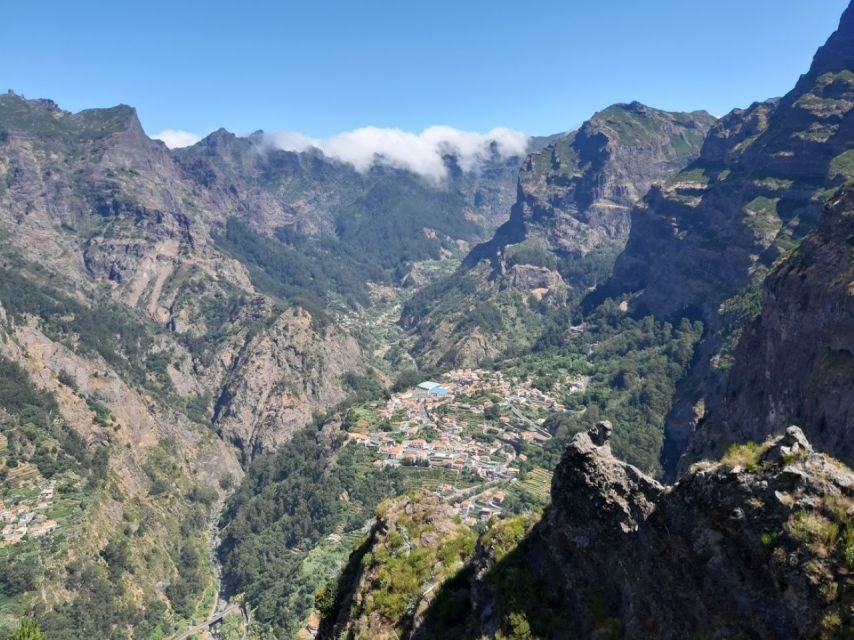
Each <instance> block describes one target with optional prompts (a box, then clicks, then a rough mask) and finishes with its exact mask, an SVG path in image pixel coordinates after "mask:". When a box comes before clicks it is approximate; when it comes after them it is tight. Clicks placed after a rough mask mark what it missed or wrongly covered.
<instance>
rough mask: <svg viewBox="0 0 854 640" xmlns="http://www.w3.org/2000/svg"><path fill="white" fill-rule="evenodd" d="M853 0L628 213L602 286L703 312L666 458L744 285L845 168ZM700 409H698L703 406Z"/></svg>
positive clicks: (853, 65)
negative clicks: (774, 89)
mask: <svg viewBox="0 0 854 640" xmlns="http://www.w3.org/2000/svg"><path fill="white" fill-rule="evenodd" d="M852 106H854V9H852V8H850V7H849V9H848V10H846V12H845V13H844V15H843V16H842V19H841V21H840V24H839V29H838V30H837V31H836V32H835V33H834V34H833V35H832V36H831V37H830V38H829V39H828V41H827V43H826V44H825V45H824V46H823V47H822V48H821V49H820V50H819V51H818V53H817V54H816V56H815V59H814V60H813V63H812V66H811V67H810V70H809V71H808V73H806V74H805V75H803V76H802V77H801V79H800V80H799V81H798V83H797V85H796V86H795V88H794V89H793V90H792V91H790V92H789V93H788V94H786V95H785V96H784V97H783V98H781V99H779V100H771V101H768V102H762V103H756V104H753V105H751V106H750V107H749V108H747V109H744V110H742V109H736V110H734V111H733V112H731V113H730V114H728V115H727V116H725V117H724V118H722V119H721V120H720V122H718V123H717V124H716V125H715V126H714V127H712V129H711V130H710V132H709V134H708V136H707V138H706V140H705V141H704V143H703V147H702V151H701V153H700V158H699V159H698V160H697V161H696V162H694V163H693V164H691V165H690V166H689V167H687V168H686V169H685V170H684V171H682V172H681V173H679V174H677V175H676V176H674V177H672V178H671V179H670V180H668V181H667V182H666V183H665V184H663V185H661V186H658V187H654V188H653V189H652V190H651V191H650V192H649V193H648V194H647V196H646V197H645V199H644V202H643V204H642V205H641V206H638V207H637V208H635V210H634V211H633V212H632V223H631V232H630V235H629V239H628V242H627V244H626V248H625V251H624V252H623V253H622V254H621V255H620V257H619V258H618V260H617V262H616V264H615V267H614V275H613V278H612V279H611V280H610V282H609V283H608V284H607V285H606V286H605V287H603V289H602V290H600V291H599V292H598V293H597V295H594V296H591V297H590V298H589V299H588V300H587V306H592V305H594V304H596V303H597V302H598V301H599V300H601V299H602V297H603V296H605V295H612V296H620V297H622V298H623V299H625V300H626V301H627V302H628V307H629V310H630V311H631V312H632V313H635V314H637V315H645V314H653V315H655V316H657V317H659V318H663V319H673V318H676V317H680V316H687V317H691V318H700V319H702V320H703V322H704V323H705V325H706V332H705V336H704V339H703V340H702V341H701V343H700V345H699V348H698V353H697V357H696V363H695V367H694V368H693V370H692V371H691V372H690V373H689V375H688V376H686V378H685V379H684V380H683V382H682V384H681V387H680V390H679V393H678V394H677V395H678V397H677V402H676V404H675V406H674V409H673V411H672V413H671V416H670V417H669V419H668V428H667V436H668V442H667V445H666V450H665V454H664V457H665V465H666V466H667V467H668V468H670V469H673V468H674V467H675V465H676V461H677V459H678V457H679V455H681V453H682V452H684V451H685V449H686V447H687V445H688V442H689V440H690V437H691V432H692V429H693V427H694V425H695V424H696V420H697V418H696V416H697V415H698V412H697V411H696V407H697V406H698V403H701V401H702V403H704V404H705V406H706V407H712V406H713V405H714V404H715V403H716V402H717V393H716V391H715V389H716V388H717V386H718V384H719V381H720V379H721V378H722V376H723V374H724V369H725V367H726V365H727V364H728V361H729V360H728V358H721V357H720V352H721V349H722V348H723V347H724V345H725V342H726V341H727V340H728V339H729V336H731V335H732V332H734V331H737V330H739V327H740V326H742V325H743V320H744V318H743V316H744V314H743V313H741V310H742V309H741V308H742V307H743V305H742V304H741V303H742V302H744V298H743V297H740V296H742V295H743V292H744V291H745V290H746V289H747V288H748V287H750V286H751V285H752V286H754V287H755V286H759V285H760V284H761V281H762V279H763V278H764V276H765V275H766V273H767V271H768V269H769V268H770V267H771V266H772V265H773V263H774V261H775V260H776V259H778V258H779V257H780V256H781V255H782V254H783V253H784V252H785V251H787V250H789V249H791V248H792V247H794V246H795V245H797V244H798V242H800V240H801V239H802V238H803V237H804V236H805V235H806V234H807V233H808V232H809V231H811V230H812V229H814V228H815V227H816V225H817V224H818V220H819V218H820V215H821V211H822V209H823V206H824V202H825V200H826V198H827V197H828V196H829V195H830V194H831V193H832V192H833V191H834V189H835V188H836V187H838V186H839V185H841V184H842V183H844V182H845V180H847V179H850V178H851V177H852V165H851V162H850V155H851V146H852V144H854V119H852V117H851V112H852ZM701 413H702V412H700V414H701Z"/></svg>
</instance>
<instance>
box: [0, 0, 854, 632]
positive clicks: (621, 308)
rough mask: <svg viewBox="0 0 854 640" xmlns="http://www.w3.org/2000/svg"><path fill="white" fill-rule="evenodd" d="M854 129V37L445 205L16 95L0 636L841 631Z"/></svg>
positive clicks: (3, 298)
mask: <svg viewBox="0 0 854 640" xmlns="http://www.w3.org/2000/svg"><path fill="white" fill-rule="evenodd" d="M852 107H854V8H852V7H849V8H848V9H847V10H846V11H845V13H844V14H843V16H842V18H841V21H840V24H839V28H838V30H837V31H836V32H834V33H833V34H832V35H831V36H830V37H829V38H828V40H827V42H826V44H825V45H824V46H822V47H821V48H820V49H819V50H818V52H817V53H816V55H815V57H814V59H813V61H812V64H811V66H810V68H809V70H808V71H807V73H805V74H804V75H803V76H801V77H800V79H799V80H798V82H797V83H796V85H795V87H794V88H793V89H792V90H791V91H790V92H789V93H787V94H786V95H785V96H783V97H782V98H775V99H771V100H765V101H762V102H756V103H754V104H752V105H750V106H749V107H747V108H745V109H735V110H733V111H732V112H730V113H728V114H726V115H725V116H723V117H722V118H715V117H713V116H711V115H709V114H708V113H706V112H704V111H694V112H690V113H676V112H668V111H662V110H659V109H655V108H653V107H649V106H646V105H643V104H640V103H638V102H631V103H628V104H615V105H612V106H610V107H607V108H605V109H603V110H602V111H599V112H597V113H596V114H594V115H593V116H591V118H590V119H589V120H587V121H585V122H584V123H583V124H582V125H581V126H580V127H579V128H577V129H575V130H573V131H569V132H561V133H557V134H555V135H552V136H546V137H541V138H530V139H529V141H528V143H527V149H526V152H525V154H524V155H507V154H506V153H504V152H503V151H502V150H501V149H500V148H499V146H498V145H496V144H493V145H492V146H491V147H489V155H488V157H486V158H485V159H484V160H483V162H482V163H480V164H479V165H478V166H475V167H471V166H468V165H466V164H465V163H463V162H462V161H461V159H460V158H458V157H456V156H455V155H454V154H453V153H452V152H450V151H449V152H448V153H447V154H446V155H445V156H444V157H443V158H442V161H443V163H444V166H445V169H446V177H445V179H444V180H442V181H440V182H436V181H430V180H427V179H425V178H424V176H421V175H419V174H417V173H414V172H412V171H409V170H407V169H403V168H397V167H393V166H389V165H388V164H384V163H382V162H375V163H373V164H372V165H371V166H369V167H367V168H364V167H359V168H356V167H354V166H352V165H351V164H348V163H346V162H342V161H340V160H337V159H335V158H332V157H329V156H327V155H324V153H323V151H321V150H320V149H317V148H307V149H305V150H303V151H299V152H294V151H286V150H283V149H280V148H277V147H276V146H275V145H273V144H271V142H270V137H269V136H267V135H266V134H264V133H263V132H260V131H259V132H256V133H253V134H251V135H248V136H237V135H235V134H232V133H230V132H228V131H225V130H224V129H220V130H218V131H215V132H214V133H211V134H210V135H209V136H207V137H206V138H204V139H203V140H201V141H200V142H198V143H196V144H194V145H192V146H189V147H186V148H182V149H172V150H170V149H168V148H167V147H166V145H165V144H163V143H162V142H160V141H157V140H153V139H151V138H149V137H148V136H147V135H146V134H145V132H144V131H143V129H142V126H141V125H140V122H139V119H138V117H137V114H136V112H135V111H134V109H133V108H131V107H127V106H123V105H122V106H117V107H113V108H109V109H90V110H86V111H81V112H79V113H69V112H66V111H63V110H62V109H61V108H60V107H59V106H57V105H56V104H55V103H53V102H52V101H50V100H33V99H26V98H24V97H23V96H20V95H17V94H15V93H12V92H9V93H8V94H6V95H2V96H0V519H2V524H3V525H4V527H5V528H4V529H3V537H2V542H3V546H0V638H2V637H5V636H4V635H3V634H4V633H6V629H7V628H8V634H9V635H10V636H11V633H12V629H13V628H14V627H15V626H16V625H17V624H18V623H19V621H20V620H21V619H22V618H23V617H28V618H33V619H34V620H35V621H36V622H37V624H38V626H39V627H40V628H41V629H42V630H43V632H44V633H45V634H46V635H47V637H49V638H51V640H63V639H66V638H67V639H72V638H75V639H76V638H87V639H91V638H110V639H112V638H134V639H137V638H152V639H155V638H160V639H162V638H178V637H186V636H185V635H182V634H184V633H185V632H186V633H190V632H191V631H192V630H193V629H194V627H193V625H194V624H196V623H203V624H207V622H205V621H213V622H218V621H219V620H220V618H222V619H223V620H224V621H225V622H224V626H223V630H222V634H223V635H222V636H221V637H223V638H227V639H231V638H238V637H244V638H245V637H247V635H248V637H255V638H272V637H275V638H285V637H292V636H294V635H297V634H302V636H305V635H306V634H309V635H311V636H315V635H316V636H317V637H348V638H384V637H387V638H392V637H396V638H403V637H406V638H443V637H461V638H463V637H472V638H474V637H484V636H486V637H495V638H534V637H543V638H546V637H549V638H552V637H553V638H606V637H607V638H649V637H656V638H685V637H695V638H701V637H703V638H730V637H757V638H777V637H792V638H812V637H821V638H844V637H849V636H850V633H851V630H852V629H854V609H853V608H852V603H854V599H852V598H854V591H852V589H851V579H850V576H849V574H850V572H851V571H852V568H854V567H852V564H854V524H852V521H851V512H852V505H854V494H852V491H854V490H853V489H852V487H854V484H852V472H851V470H850V469H848V467H847V466H846V465H850V464H852V462H854V457H852V456H854V448H852V445H851V437H850V430H851V427H852V424H854V414H852V400H851V397H850V396H851V393H850V389H851V388H852V384H854V338H852V336H854V306H853V305H852V296H854V266H852V265H854V226H852V220H854V195H852V194H854V187H852V181H854V124H852V119H851V111H852ZM451 374H453V375H454V376H457V377H456V378H454V379H465V380H466V381H468V382H467V383H466V384H468V387H466V388H473V386H475V385H474V383H473V382H472V381H477V380H487V379H489V380H492V379H493V376H498V375H499V374H500V375H501V378H500V379H501V380H502V382H501V383H500V384H498V383H496V385H497V386H495V387H490V391H489V392H488V393H484V395H483V396H478V395H476V394H475V392H474V391H467V392H466V393H465V394H463V393H462V392H458V393H457V395H455V396H454V397H453V398H452V399H451V400H449V401H447V404H445V405H442V404H441V403H439V401H438V400H435V398H438V397H439V396H440V395H441V394H442V393H444V390H443V391H439V392H436V391H434V390H435V389H436V388H437V387H438V388H439V389H442V387H441V384H439V383H436V382H433V381H432V380H433V379H435V380H444V379H447V376H449V375H451ZM443 376H445V377H443ZM496 379H497V378H496ZM428 380H431V381H430V382H425V381H428ZM419 383H423V384H422V386H420V387H419V386H418V385H419ZM501 385H505V386H504V387H502V386H501ZM496 389H497V390H499V391H500V390H501V389H506V391H502V392H501V393H503V394H504V395H501V393H499V391H496ZM519 389H522V390H524V394H523V393H522V392H521V391H519ZM430 394H434V395H430ZM466 394H467V395H466ZM452 395H453V394H452ZM520 398H524V402H523V401H522V400H520ZM532 398H533V399H534V400H531V399H532ZM434 400H435V402H434ZM535 401H536V402H539V403H540V404H542V405H543V406H546V404H548V403H549V402H551V404H550V405H548V406H549V407H550V408H549V409H535V410H531V411H530V412H529V413H526V412H525V411H520V410H519V406H530V405H532V404H535ZM395 402H399V404H394V403H395ZM514 402H517V404H514ZM407 403H409V404H407ZM386 406H394V407H396V409H395V410H394V411H392V410H388V411H387V412H386V413H383V411H384V409H383V407H386ZM410 406H412V407H416V408H413V409H411V410H412V411H413V412H415V413H412V414H407V415H408V417H401V416H403V415H404V414H402V413H401V412H402V411H404V408H403V407H410ZM537 406H539V405H537ZM472 407H474V408H473V409H472ZM463 409H464V410H466V411H471V412H472V413H473V414H474V415H475V416H476V418H474V419H473V420H474V421H473V422H471V423H466V424H465V425H463V426H460V427H459V429H457V431H458V432H459V433H457V431H454V434H455V435H454V438H456V440H454V438H448V437H440V433H442V432H443V430H445V429H451V427H449V426H448V425H451V426H452V427H453V429H456V428H457V426H456V424H452V423H453V420H455V418H454V417H453V416H454V415H456V414H453V411H459V410H463ZM406 410H409V409H406ZM514 423H519V424H521V425H523V426H524V428H522V427H520V428H519V431H520V433H521V435H520V436H519V437H516V436H513V437H512V438H511V437H510V435H509V433H510V432H509V431H507V428H508V425H514ZM612 423H613V424H612ZM793 425H797V426H793ZM514 428H515V427H514ZM407 429H412V430H413V431H412V433H411V434H410V433H409V432H408V431H406V430H407ZM453 429H451V431H453ZM419 430H420V431H419ZM376 434H380V436H377V435H376ZM382 434H386V436H387V437H388V438H389V439H390V441H389V442H388V443H387V445H388V448H389V449H390V450H391V449H392V448H393V446H400V447H401V450H402V449H403V448H404V446H409V447H413V446H415V445H413V442H415V436H414V434H419V435H418V437H419V438H420V441H421V442H422V443H423V444H424V445H426V442H425V441H424V438H427V441H429V442H430V443H431V446H435V444H434V443H435V442H436V441H439V442H442V443H443V446H444V443H447V442H457V441H461V440H460V437H461V436H460V434H462V435H463V436H465V437H469V436H470V437H471V440H465V442H470V443H471V444H470V448H471V449H472V459H475V460H477V461H478V462H479V463H483V465H482V466H479V467H477V469H478V472H479V473H480V474H481V475H480V476H478V475H477V474H476V473H474V472H473V471H472V470H471V469H470V468H469V467H465V468H464V469H463V468H461V469H460V470H458V471H456V472H454V473H451V472H450V471H448V472H446V471H445V470H443V469H438V468H437V464H436V463H435V460H434V461H433V462H430V461H428V460H427V459H426V458H425V459H418V460H416V459H414V458H413V459H412V460H408V461H406V460H404V462H400V460H403V459H404V455H403V454H402V453H399V459H398V461H397V462H394V461H392V463H391V464H387V463H388V461H389V460H392V458H386V459H385V462H384V459H383V458H381V457H380V456H379V450H378V451H377V453H376V454H375V453H374V452H373V450H372V449H370V448H369V447H368V446H367V445H366V444H365V446H360V443H362V444H364V443H366V442H369V441H370V440H371V438H374V437H386V436H383V435H382ZM425 434H426V435H425ZM467 434H468V435H467ZM495 434H498V435H495ZM379 446H383V445H379V444H378V447H379ZM419 446H421V445H419ZM389 455H390V456H391V455H393V454H389ZM505 455H506V456H509V458H508V459H509V460H511V462H512V463H511V464H509V465H508V468H510V469H512V472H510V471H508V472H507V474H506V477H504V476H502V477H498V476H496V477H495V478H492V477H489V478H487V477H486V476H484V475H483V474H484V473H485V472H484V471H483V469H484V468H489V465H498V464H504V463H505V462H506V461H505V459H504V456H505ZM440 458H441V457H440ZM484 461H485V462H484ZM460 465H461V467H462V462H461V463H460ZM536 478H540V479H542V478H547V480H543V481H542V482H541V485H539V486H540V489H541V490H540V489H537V484H536V482H535V481H534V479H536ZM549 478H550V480H548V479H549ZM549 482H550V489H549V490H546V489H543V486H542V485H544V484H547V483H549ZM523 487H528V489H524V488H523ZM532 487H533V488H532ZM487 490H489V491H491V492H492V493H491V494H490V495H491V496H492V497H491V498H490V500H491V501H492V502H490V503H489V505H487V506H488V507H489V508H488V509H486V510H485V511H481V512H480V515H483V514H484V513H485V514H486V515H485V516H484V517H483V518H480V517H478V518H474V519H473V520H474V521H471V520H468V519H467V518H462V517H460V512H459V508H460V504H461V503H462V502H463V501H465V500H468V501H469V503H471V502H473V501H475V502H476V501H477V500H478V499H479V498H478V496H480V495H485V494H484V493H482V492H485V491H487ZM538 492H539V494H541V495H538ZM499 494H500V495H501V496H502V497H500V498H499ZM449 496H453V498H449ZM532 496H533V497H532ZM484 499H485V498H484ZM497 505H503V506H501V507H498V506H497ZM482 507H483V505H481V508H482ZM492 507H496V508H495V509H492ZM491 516H494V517H491ZM247 619H248V620H250V622H249V624H248V629H247V628H245V627H246V624H247V622H246V621H247ZM201 631H202V630H201V629H199V630H198V632H200V633H201ZM12 637H14V636H12Z"/></svg>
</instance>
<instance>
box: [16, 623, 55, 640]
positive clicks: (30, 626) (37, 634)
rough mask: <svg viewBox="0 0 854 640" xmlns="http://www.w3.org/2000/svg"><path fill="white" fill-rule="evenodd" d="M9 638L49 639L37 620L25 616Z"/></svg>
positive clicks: (22, 639)
mask: <svg viewBox="0 0 854 640" xmlns="http://www.w3.org/2000/svg"><path fill="white" fill-rule="evenodd" d="M9 640H47V636H45V634H43V633H42V631H41V629H39V625H38V624H36V622H35V620H30V619H29V618H24V619H23V620H21V624H19V625H18V628H17V629H15V630H14V631H13V632H12V635H11V636H9Z"/></svg>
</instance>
